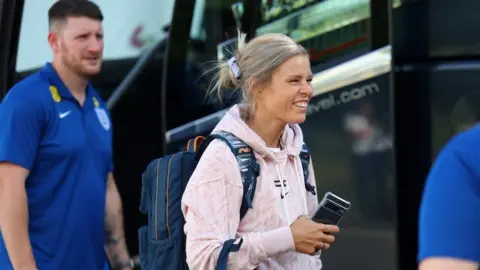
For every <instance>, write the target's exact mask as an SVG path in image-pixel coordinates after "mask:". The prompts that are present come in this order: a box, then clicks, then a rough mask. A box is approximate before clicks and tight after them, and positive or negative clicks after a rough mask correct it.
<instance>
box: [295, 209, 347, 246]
mask: <svg viewBox="0 0 480 270" xmlns="http://www.w3.org/2000/svg"><path fill="white" fill-rule="evenodd" d="M290 230H291V231H292V236H293V241H294V242H295V250H296V251H297V252H300V253H305V254H314V253H315V252H316V251H318V250H319V249H322V250H326V249H329V248H330V244H332V243H333V242H334V241H335V237H334V236H333V235H331V233H338V232H339V231H340V229H339V228H338V226H335V225H327V224H322V223H316V222H314V221H312V220H310V218H308V217H305V216H302V217H300V218H298V219H297V220H296V221H295V222H294V223H292V225H290Z"/></svg>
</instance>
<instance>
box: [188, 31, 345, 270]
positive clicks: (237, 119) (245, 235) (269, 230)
mask: <svg viewBox="0 0 480 270" xmlns="http://www.w3.org/2000/svg"><path fill="white" fill-rule="evenodd" d="M240 40H241V41H240V42H239V49H238V50H237V52H236V53H235V56H234V57H232V58H231V59H229V60H228V61H227V62H225V63H221V64H220V66H219V74H218V76H217V77H218V78H217V81H216V84H215V87H214V88H213V89H212V92H213V93H217V94H219V95H221V92H222V91H223V90H224V89H232V88H234V89H238V90H239V91H241V93H242V95H243V102H241V104H238V105H235V106H233V107H232V108H231V109H230V110H229V111H228V112H227V114H226V115H225V116H224V118H223V119H222V120H221V121H220V123H219V124H218V125H217V127H216V128H215V129H214V132H217V131H226V132H230V133H232V134H233V135H235V136H236V137H238V138H239V139H241V140H243V141H244V142H245V143H247V144H248V145H249V146H250V147H251V148H252V149H253V150H254V152H255V157H256V160H257V162H258V164H259V165H260V175H259V177H258V179H257V185H256V192H255V196H254V199H253V202H252V204H253V208H252V209H249V210H248V212H247V213H246V215H245V216H244V217H243V218H242V219H241V220H240V217H239V209H240V206H241V202H242V194H243V187H242V178H241V175H240V170H239V166H238V163H237V160H236V158H235V156H234V155H233V153H232V152H231V151H230V150H229V148H228V146H227V145H226V144H225V143H223V142H222V141H220V140H215V141H213V142H212V143H211V144H210V145H209V146H208V148H207V149H206V150H205V153H204V154H203V155H202V158H201V159H200V162H199V164H198V165H197V167H196V169H195V171H194V173H193V174H192V177H191V178H190V181H189V183H188V186H187V188H186V190H185V193H184V195H183V199H182V211H183V214H184V217H185V221H186V225H185V233H186V236H187V243H186V252H187V263H188V266H189V267H190V269H202V270H203V269H215V267H216V264H217V262H218V261H219V254H220V253H221V251H222V248H223V246H224V245H223V244H224V243H225V242H226V241H227V240H231V239H234V240H235V243H236V249H235V250H230V253H228V254H229V255H228V269H269V270H273V269H295V270H297V269H321V267H322V263H321V260H320V254H319V251H320V250H325V249H328V248H329V246H330V244H331V243H332V242H333V241H334V236H333V235H332V234H331V233H336V232H338V230H339V229H338V227H337V226H333V225H325V224H319V223H315V222H313V221H311V220H310V219H308V216H309V215H310V214H312V212H313V211H314V210H315V208H316V206H317V203H318V201H317V195H316V193H315V192H309V191H308V190H307V189H306V184H305V181H304V178H303V170H302V165H301V160H300V157H299V154H300V151H301V148H302V144H303V135H302V130H301V129H300V127H299V125H298V124H300V123H302V122H304V121H305V118H306V111H307V105H308V102H309V100H310V99H311V97H312V87H311V80H312V71H311V69H310V61H309V57H308V53H307V51H306V50H305V49H304V48H303V47H302V46H300V45H298V44H297V43H295V42H294V41H293V40H292V39H290V38H289V37H287V36H285V35H281V34H266V35H262V36H258V37H256V38H255V39H253V40H252V41H250V42H249V43H248V44H245V43H244V42H242V38H241V39H240ZM308 175H309V177H308V179H307V185H309V186H311V187H313V188H314V187H315V177H314V172H313V167H312V165H311V163H310V165H309V174H308ZM310 190H311V189H310Z"/></svg>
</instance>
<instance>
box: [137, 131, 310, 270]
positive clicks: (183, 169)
mask: <svg viewBox="0 0 480 270" xmlns="http://www.w3.org/2000/svg"><path fill="white" fill-rule="evenodd" d="M215 139H219V140H222V141H223V142H224V143H226V144H227V145H228V147H229V148H230V150H231V151H232V153H233V154H234V155H235V157H236V158H237V161H238V165H239V168H240V172H241V176H242V180H243V181H242V182H243V200H242V204H241V207H240V213H239V215H240V219H241V218H243V217H244V216H245V214H246V213H247V210H248V209H249V208H252V201H253V196H254V194H255V188H256V184H257V177H258V175H259V173H260V166H259V164H258V163H257V162H256V159H255V155H254V152H253V149H252V148H251V147H250V146H249V145H247V144H246V143H245V142H243V141H242V140H240V139H239V138H237V137H236V136H234V135H233V134H231V133H229V132H225V131H222V132H219V133H214V134H210V135H209V136H208V137H207V138H204V137H201V136H199V137H196V138H194V139H191V140H189V141H188V144H187V149H186V151H183V152H178V153H175V154H171V155H167V156H164V157H161V158H158V159H155V160H153V161H151V162H150V163H149V164H148V166H147V168H146V170H145V172H144V173H143V175H142V193H141V201H140V211H141V212H142V213H144V214H146V215H148V225H146V226H143V227H141V228H140V229H139V230H138V238H139V257H140V264H141V269H142V270H160V269H161V270H187V269H188V266H187V263H186V251H185V242H186V235H185V233H184V231H183V229H184V225H185V219H184V217H183V213H182V211H181V200H182V196H183V192H184V190H185V188H186V186H187V183H188V180H189V179H190V176H191V175H192V173H193V171H194V170H195V167H196V166H197V164H198V162H199V160H200V158H201V156H202V154H203V152H204V151H205V149H206V148H207V147H208V145H209V144H210V142H212V141H213V140H215ZM300 157H301V160H302V167H303V174H304V178H305V188H306V189H307V191H309V192H311V193H312V194H314V195H316V193H315V189H314V187H313V186H312V185H310V184H309V183H307V179H308V165H309V162H310V154H309V153H308V150H307V148H306V145H305V144H304V146H303V148H302V152H301V154H300ZM235 241H236V240H235V239H231V240H227V241H225V242H224V245H223V248H222V250H221V252H220V256H219V258H218V262H217V267H216V269H218V270H226V269H227V261H228V254H229V252H235V251H238V249H239V248H240V246H241V244H242V239H240V242H239V243H238V244H235Z"/></svg>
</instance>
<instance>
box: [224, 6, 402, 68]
mask: <svg viewBox="0 0 480 270" xmlns="http://www.w3.org/2000/svg"><path fill="white" fill-rule="evenodd" d="M400 4H401V0H394V1H393V5H394V7H398V6H399V5H400ZM232 9H233V10H234V13H236V14H239V15H241V13H242V11H243V7H242V5H241V3H240V2H239V3H236V4H235V5H233V6H232ZM261 12H262V22H261V24H260V26H259V27H258V29H257V31H256V32H257V35H259V34H265V33H283V34H286V35H288V36H290V37H291V38H293V39H294V40H296V41H297V42H299V43H300V44H302V45H303V46H304V47H305V48H307V49H308V50H309V52H310V60H311V61H312V65H313V66H315V65H316V64H320V63H323V62H326V61H329V60H332V59H337V58H339V57H343V56H347V55H350V54H354V53H356V52H359V53H366V52H368V50H369V42H370V36H369V35H370V30H369V27H370V26H369V18H370V1H369V0H297V1H295V0H290V1H289V0H283V1H279V0H263V1H262V6H261ZM239 15H238V16H239ZM355 56H356V55H355Z"/></svg>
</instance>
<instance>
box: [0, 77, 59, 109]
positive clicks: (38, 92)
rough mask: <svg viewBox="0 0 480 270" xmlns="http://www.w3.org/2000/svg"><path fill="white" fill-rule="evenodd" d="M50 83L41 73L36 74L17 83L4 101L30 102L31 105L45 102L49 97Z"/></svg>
mask: <svg viewBox="0 0 480 270" xmlns="http://www.w3.org/2000/svg"><path fill="white" fill-rule="evenodd" d="M49 87H50V83H49V81H48V80H47V79H45V78H44V77H43V76H42V74H41V73H40V72H35V73H33V74H31V75H29V76H28V77H26V78H25V79H23V80H21V81H19V82H17V83H16V84H15V85H14V86H13V87H12V88H11V89H10V90H9V91H8V93H7V95H6V96H5V99H4V101H7V100H11V101H14V102H15V103H22V102H28V103H29V104H30V105H33V104H38V103H42V102H45V101H46V100H47V98H48V97H49V95H50V94H49V93H50V91H49Z"/></svg>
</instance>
